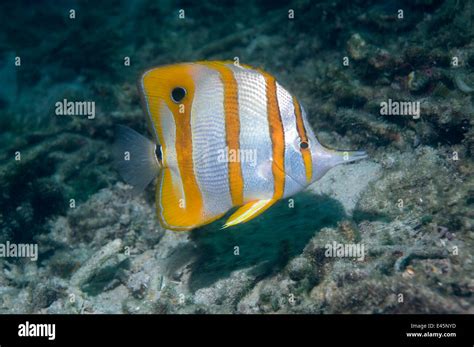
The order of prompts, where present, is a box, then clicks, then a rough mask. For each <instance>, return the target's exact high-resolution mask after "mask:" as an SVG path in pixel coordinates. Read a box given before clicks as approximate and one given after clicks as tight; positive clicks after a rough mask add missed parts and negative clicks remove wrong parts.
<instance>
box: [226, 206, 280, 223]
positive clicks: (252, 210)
mask: <svg viewBox="0 0 474 347" xmlns="http://www.w3.org/2000/svg"><path fill="white" fill-rule="evenodd" d="M275 202H277V200H276V199H268V200H256V201H251V202H249V203H247V204H245V205H244V206H242V207H240V208H239V209H238V210H237V211H235V212H234V213H233V214H232V215H231V216H230V217H229V219H228V220H227V222H226V223H225V224H224V226H223V227H222V229H225V228H228V227H230V226H234V225H237V224H240V223H245V222H248V221H249V220H252V219H254V218H255V217H257V216H258V215H260V214H261V213H263V212H265V211H266V210H267V209H268V208H269V207H270V206H272V205H273V204H274V203H275Z"/></svg>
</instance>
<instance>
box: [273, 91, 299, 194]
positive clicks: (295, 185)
mask: <svg viewBox="0 0 474 347" xmlns="http://www.w3.org/2000/svg"><path fill="white" fill-rule="evenodd" d="M276 87H277V88H276V89H277V99H278V107H279V109H280V115H281V121H282V123H283V131H284V132H285V174H286V179H285V190H284V194H283V197H285V198H286V197H288V196H291V195H294V194H295V193H297V192H299V191H300V190H301V189H302V185H303V184H304V183H305V182H306V171H305V166H304V161H303V155H302V154H301V151H300V147H299V143H300V138H299V134H298V128H297V126H296V114H295V107H294V105H293V98H292V96H291V95H290V93H288V92H287V91H286V90H285V89H284V88H283V87H282V86H281V85H280V84H279V83H277V84H276Z"/></svg>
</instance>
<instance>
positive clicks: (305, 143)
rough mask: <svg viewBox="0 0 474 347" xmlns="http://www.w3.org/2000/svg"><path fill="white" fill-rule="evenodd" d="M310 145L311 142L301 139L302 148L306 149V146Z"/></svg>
mask: <svg viewBox="0 0 474 347" xmlns="http://www.w3.org/2000/svg"><path fill="white" fill-rule="evenodd" d="M308 147H309V144H308V142H307V141H301V142H300V148H301V149H306V148H308Z"/></svg>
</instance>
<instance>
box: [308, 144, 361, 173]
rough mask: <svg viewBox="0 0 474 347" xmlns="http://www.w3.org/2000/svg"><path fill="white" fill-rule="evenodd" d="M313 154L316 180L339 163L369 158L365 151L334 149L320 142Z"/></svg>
mask: <svg viewBox="0 0 474 347" xmlns="http://www.w3.org/2000/svg"><path fill="white" fill-rule="evenodd" d="M312 155H313V170H314V172H315V176H314V178H315V181H317V180H319V179H321V178H322V177H323V176H324V175H325V174H326V172H328V171H329V170H330V169H332V168H333V167H335V166H337V165H340V164H345V163H352V162H355V161H358V160H362V159H366V158H368V155H367V153H366V152H364V151H347V150H334V149H330V148H327V147H324V146H323V145H321V144H320V143H318V144H317V146H316V148H315V150H314V152H313V153H312Z"/></svg>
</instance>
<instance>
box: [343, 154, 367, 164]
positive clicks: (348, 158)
mask: <svg viewBox="0 0 474 347" xmlns="http://www.w3.org/2000/svg"><path fill="white" fill-rule="evenodd" d="M337 153H339V154H340V155H342V164H343V163H351V162H354V161H358V160H362V159H367V158H368V157H369V156H368V155H367V153H366V152H365V151H337Z"/></svg>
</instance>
